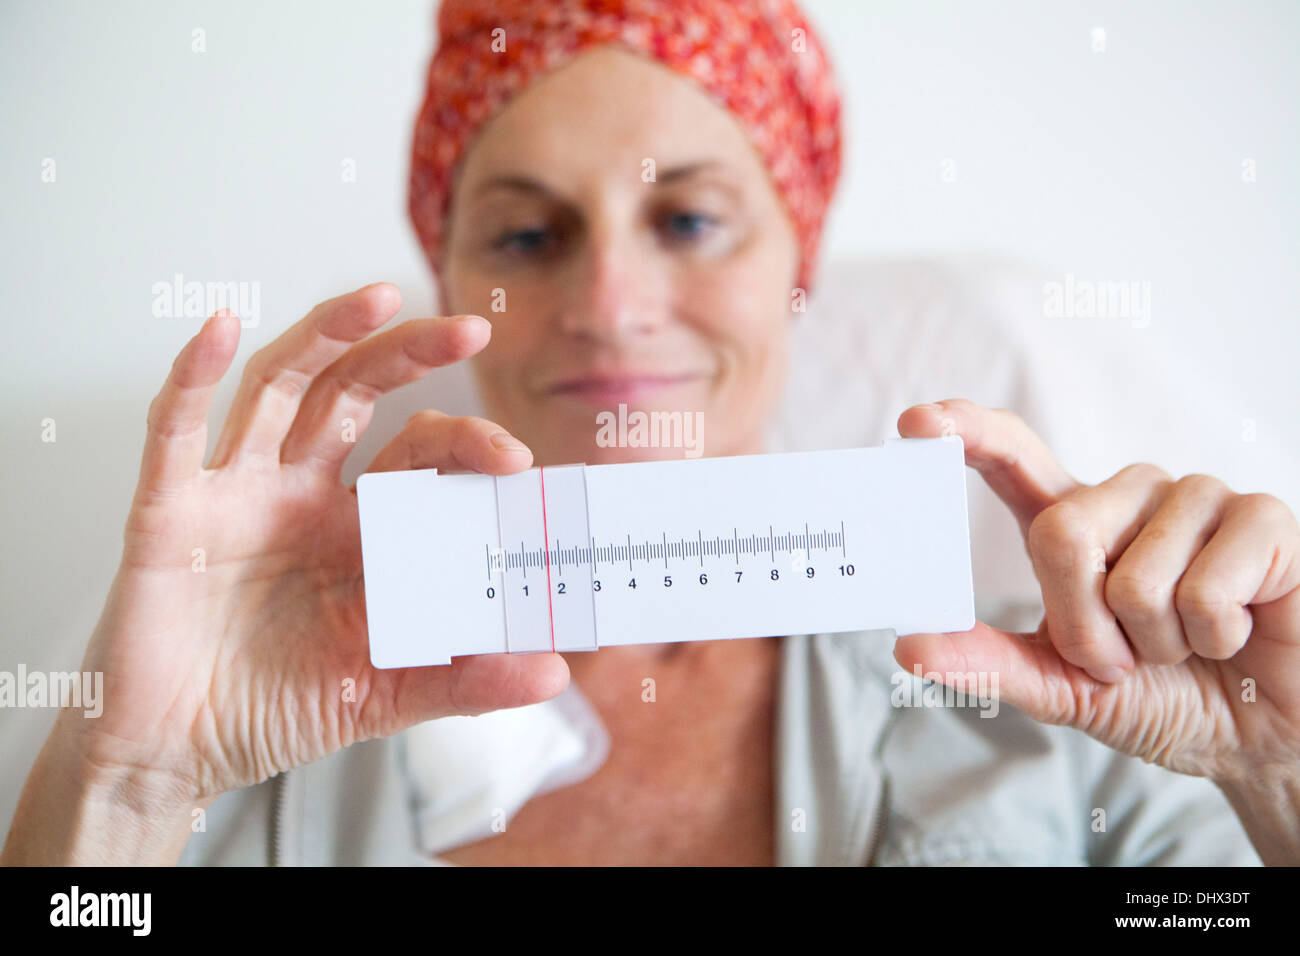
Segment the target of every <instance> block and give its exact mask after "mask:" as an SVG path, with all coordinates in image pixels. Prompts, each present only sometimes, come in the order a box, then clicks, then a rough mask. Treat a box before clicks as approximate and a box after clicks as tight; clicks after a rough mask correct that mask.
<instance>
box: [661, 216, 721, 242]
mask: <svg viewBox="0 0 1300 956" xmlns="http://www.w3.org/2000/svg"><path fill="white" fill-rule="evenodd" d="M717 224H718V221H717V220H716V219H714V218H713V217H712V216H706V215H703V214H702V213H696V212H676V213H673V214H672V215H670V216H668V217H667V218H666V219H664V220H663V228H664V231H665V232H667V234H668V237H669V238H670V239H673V240H677V241H681V240H690V239H698V238H700V237H701V236H704V235H706V234H707V233H708V231H709V230H710V229H711V228H712V227H714V226H716V225H717Z"/></svg>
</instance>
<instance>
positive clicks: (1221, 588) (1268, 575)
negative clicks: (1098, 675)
mask: <svg viewBox="0 0 1300 956" xmlns="http://www.w3.org/2000/svg"><path fill="white" fill-rule="evenodd" d="M1298 539H1300V530H1297V526H1296V520H1295V516H1294V515H1292V514H1291V510H1290V509H1289V508H1287V506H1286V505H1285V504H1283V503H1282V502H1281V501H1279V500H1278V499H1277V498H1274V497H1273V496H1272V495H1238V496H1237V497H1234V498H1232V499H1230V500H1229V502H1228V503H1227V505H1226V506H1225V507H1224V510H1223V520H1222V521H1221V522H1220V523H1219V528H1218V530H1217V531H1216V532H1215V533H1214V536H1213V537H1212V538H1210V541H1209V543H1208V544H1207V545H1206V546H1205V547H1204V549H1202V550H1201V552H1200V554H1198V555H1197V556H1196V558H1195V559H1194V560H1193V561H1192V564H1191V566H1190V567H1189V568H1188V569H1187V573H1186V574H1184V575H1183V578H1182V580H1181V581H1179V582H1178V588H1177V591H1176V592H1175V594H1174V604H1175V606H1176V607H1177V609H1178V616H1179V618H1180V619H1181V620H1182V622H1183V631H1184V633H1186V635H1187V643H1188V644H1189V645H1191V648H1192V650H1193V651H1195V652H1196V653H1197V654H1198V655H1200V656H1201V657H1208V658H1210V659H1211V660H1226V659H1227V658H1229V657H1231V656H1232V655H1234V654H1236V653H1237V651H1239V650H1241V648H1242V646H1243V645H1244V644H1245V643H1246V640H1247V639H1248V638H1249V637H1250V631H1251V626H1252V623H1253V621H1252V616H1251V612H1250V610H1249V607H1248V606H1249V605H1251V604H1267V603H1269V602H1270V601H1276V600H1277V599H1278V598H1281V597H1283V596H1285V595H1287V594H1289V593H1290V592H1291V591H1293V590H1295V589H1296V587H1297V586H1300V561H1297V560H1296V559H1297V555H1298V554H1300V540H1298Z"/></svg>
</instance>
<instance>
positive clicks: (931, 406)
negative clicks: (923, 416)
mask: <svg viewBox="0 0 1300 956" xmlns="http://www.w3.org/2000/svg"><path fill="white" fill-rule="evenodd" d="M916 407H917V408H924V409H925V410H926V411H927V412H941V411H943V406H942V405H938V404H935V403H934V402H926V403H925V404H924V405H917V406H916Z"/></svg>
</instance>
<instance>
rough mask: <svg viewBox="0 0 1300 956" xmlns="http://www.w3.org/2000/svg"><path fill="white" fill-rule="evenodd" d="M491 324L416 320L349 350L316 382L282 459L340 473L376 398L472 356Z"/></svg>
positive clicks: (476, 319) (473, 319)
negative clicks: (307, 462)
mask: <svg viewBox="0 0 1300 956" xmlns="http://www.w3.org/2000/svg"><path fill="white" fill-rule="evenodd" d="M491 334H492V327H491V326H490V325H489V324H488V322H487V320H486V319H484V318H482V317H481V316H477V315H462V316H455V317H453V318H447V319H441V318H439V319H415V320H412V321H410V322H404V323H402V324H401V325H399V326H398V327H397V328H395V329H390V330H389V331H387V332H384V333H383V334H381V335H376V336H374V337H373V338H370V339H367V340H366V341H365V342H362V343H360V344H359V345H356V346H354V347H353V348H351V349H349V350H348V351H347V352H346V353H345V354H344V355H343V356H342V357H341V358H339V359H338V360H337V361H336V362H335V363H334V364H333V365H331V366H330V367H329V368H327V369H326V370H325V371H324V372H322V373H321V374H320V375H319V376H318V377H317V378H316V381H314V382H313V383H312V384H311V388H309V389H308V391H307V395H306V396H305V397H304V398H303V401H302V408H301V410H300V411H299V413H298V417H297V418H296V419H295V420H294V423H293V427H292V428H290V429H289V434H288V436H287V437H286V438H285V440H284V447H283V448H282V449H281V452H280V460H281V461H283V462H285V463H286V464H293V463H297V462H303V461H310V462H311V463H312V464H313V465H315V466H318V467H320V468H322V469H325V470H327V471H329V472H331V473H337V472H338V470H339V468H340V467H342V465H343V460H344V459H345V458H347V456H348V453H349V452H350V451H351V450H352V448H353V447H354V444H355V442H356V440H357V439H358V438H360V437H361V434H362V433H363V432H364V431H365V429H366V426H367V425H368V424H369V423H370V417H371V415H372V414H373V412H374V405H375V401H376V399H378V398H379V396H380V395H383V394H384V393H386V392H391V391H392V390H393V389H395V388H399V387H401V386H403V385H408V384H410V383H411V382H415V381H418V380H420V379H422V378H424V377H425V376H426V375H428V374H429V372H431V371H433V370H434V369H435V368H438V367H440V366H443V365H451V364H452V363H454V362H459V361H461V360H462V359H465V358H468V357H469V356H471V355H473V354H474V353H475V352H478V351H479V350H480V349H482V348H483V346H485V345H487V343H488V339H489V338H490V337H491Z"/></svg>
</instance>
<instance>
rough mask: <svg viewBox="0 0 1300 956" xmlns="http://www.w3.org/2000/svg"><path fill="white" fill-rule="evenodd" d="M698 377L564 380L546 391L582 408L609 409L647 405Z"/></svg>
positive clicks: (632, 375)
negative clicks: (644, 403)
mask: <svg viewBox="0 0 1300 956" xmlns="http://www.w3.org/2000/svg"><path fill="white" fill-rule="evenodd" d="M699 378H700V376H699V375H694V374H685V375H641V374H628V375H592V376H584V377H581V378H574V379H567V380H565V381H562V382H558V383H556V384H555V385H552V386H551V387H550V388H549V389H548V391H549V393H550V394H551V395H554V396H558V397H561V398H571V399H576V400H577V401H580V402H582V403H584V404H588V405H599V406H603V407H608V406H612V405H618V404H620V403H631V402H635V401H646V400H648V399H651V398H653V397H654V396H656V395H658V394H659V393H661V392H666V391H668V390H669V389H672V388H676V387H678V386H681V385H684V384H686V383H688V382H694V381H698V380H699Z"/></svg>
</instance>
